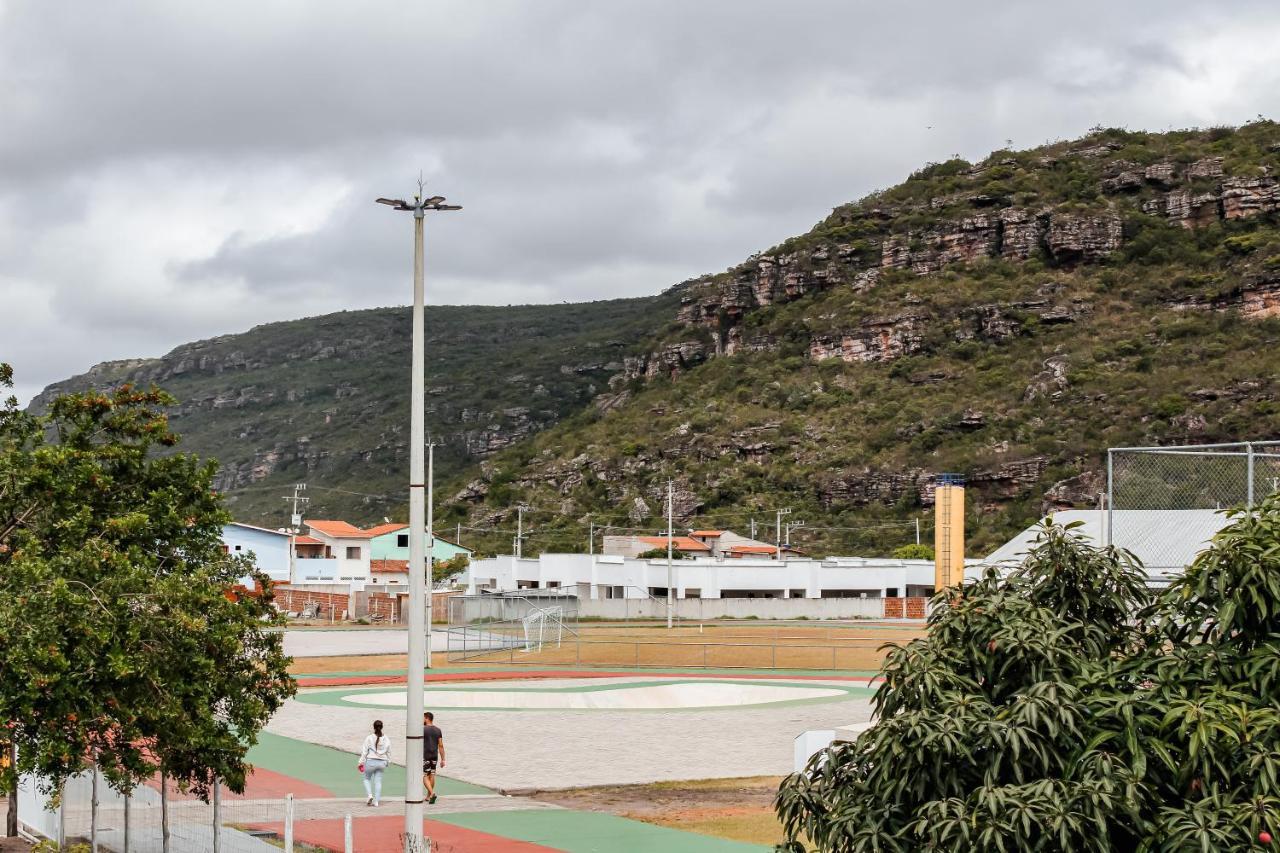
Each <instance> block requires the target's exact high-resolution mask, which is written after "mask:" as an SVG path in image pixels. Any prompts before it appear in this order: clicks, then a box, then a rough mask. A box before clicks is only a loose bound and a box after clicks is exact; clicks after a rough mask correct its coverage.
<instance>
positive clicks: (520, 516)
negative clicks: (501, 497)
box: [516, 506, 524, 560]
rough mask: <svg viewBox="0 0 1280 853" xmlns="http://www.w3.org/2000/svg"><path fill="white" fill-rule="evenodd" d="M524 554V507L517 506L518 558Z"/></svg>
mask: <svg viewBox="0 0 1280 853" xmlns="http://www.w3.org/2000/svg"><path fill="white" fill-rule="evenodd" d="M523 556H524V507H523V506H518V507H516V559H517V560H519V559H520V558H521V557H523Z"/></svg>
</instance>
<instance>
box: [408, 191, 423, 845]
mask: <svg viewBox="0 0 1280 853" xmlns="http://www.w3.org/2000/svg"><path fill="white" fill-rule="evenodd" d="M422 219H423V213H422V208H421V207H420V206H419V207H415V208H414V211H413V367H412V375H411V376H410V382H409V397H410V400H409V404H410V405H409V674H408V675H409V677H408V683H407V685H406V689H407V691H408V697H407V699H408V701H407V702H406V703H405V704H406V706H407V710H406V712H405V751H404V753H405V755H404V763H405V770H406V771H407V772H406V773H405V777H406V781H407V782H408V784H407V785H406V786H405V795H404V804H405V807H404V847H405V851H406V853H415V851H416V850H417V848H418V846H419V842H418V839H419V838H420V837H421V835H422V703H423V695H422V691H423V688H424V687H425V686H426V680H425V678H424V676H423V667H424V666H425V665H426V657H427V655H426V639H427V624H426V618H427V608H426V602H424V601H423V593H424V592H425V591H426V577H425V569H426V542H425V541H424V540H425V538H426V530H427V520H426V494H425V493H426V483H425V482H424V480H425V479H426V471H425V470H424V468H425V466H424V462H425V460H424V459H423V450H424V449H425V446H424V445H425V444H426V424H425V417H426V414H425V410H424V394H425V391H426V388H425V376H424V374H425V373H426V341H425V333H424V330H423V319H422V314H423V306H422V303H423V284H422V255H423V237H422Z"/></svg>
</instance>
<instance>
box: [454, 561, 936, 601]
mask: <svg viewBox="0 0 1280 853" xmlns="http://www.w3.org/2000/svg"><path fill="white" fill-rule="evenodd" d="M672 574H673V580H672V586H673V587H674V589H675V596H676V598H884V597H914V596H926V595H931V594H932V593H933V561H931V560H898V559H867V558H861V557H828V558H826V559H784V560H773V559H769V558H760V557H728V558H714V557H699V558H694V559H690V560H675V561H673V563H672ZM464 577H465V583H466V585H467V593H468V594H469V595H475V594H477V593H480V592H484V591H499V590H501V591H510V590H517V589H562V590H565V591H567V592H573V593H574V594H576V595H577V596H578V598H580V599H611V598H648V597H650V596H655V597H665V596H666V594H667V561H666V560H662V559H653V560H639V559H634V558H630V557H621V556H615V555H601V554H597V555H594V556H593V555H589V554H542V555H541V556H538V557H528V558H523V559H516V558H515V557H512V556H502V557H491V558H488V559H484V560H475V561H473V562H472V563H471V566H470V567H469V568H468V570H467V572H466V574H465V576H464Z"/></svg>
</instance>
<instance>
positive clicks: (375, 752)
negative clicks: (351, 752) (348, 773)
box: [360, 735, 391, 762]
mask: <svg viewBox="0 0 1280 853" xmlns="http://www.w3.org/2000/svg"><path fill="white" fill-rule="evenodd" d="M368 758H376V759H378V760H379V761H387V762H390V758H391V738H389V737H387V736H386V735H383V736H382V737H378V736H377V735H369V736H368V737H367V738H365V739H364V748H363V749H361V750H360V760H361V761H364V760H365V759H368Z"/></svg>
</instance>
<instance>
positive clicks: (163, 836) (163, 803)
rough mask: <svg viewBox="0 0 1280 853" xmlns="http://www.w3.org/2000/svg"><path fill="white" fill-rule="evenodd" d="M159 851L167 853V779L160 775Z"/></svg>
mask: <svg viewBox="0 0 1280 853" xmlns="http://www.w3.org/2000/svg"><path fill="white" fill-rule="evenodd" d="M160 849H161V850H162V851H163V853H169V779H168V777H166V776H165V774H163V773H161V774H160Z"/></svg>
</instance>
